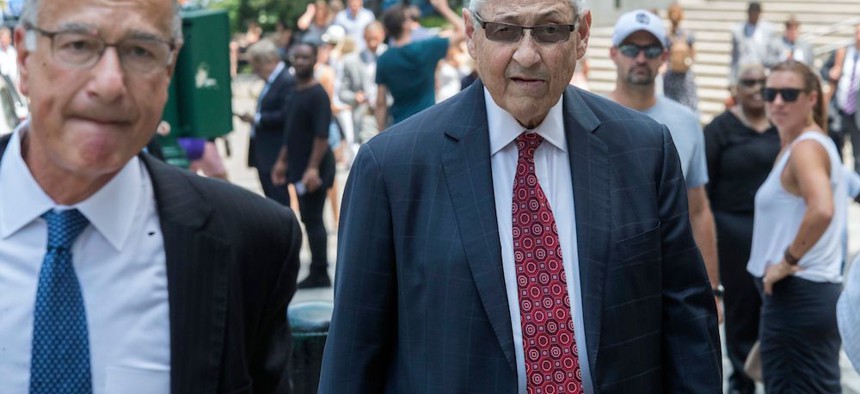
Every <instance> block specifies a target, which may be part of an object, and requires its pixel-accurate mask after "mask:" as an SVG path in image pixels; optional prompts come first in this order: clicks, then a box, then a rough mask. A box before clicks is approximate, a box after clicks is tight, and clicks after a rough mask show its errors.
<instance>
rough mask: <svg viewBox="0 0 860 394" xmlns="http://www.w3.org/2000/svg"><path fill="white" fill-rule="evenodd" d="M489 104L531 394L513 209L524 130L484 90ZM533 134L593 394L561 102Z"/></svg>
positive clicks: (515, 319)
mask: <svg viewBox="0 0 860 394" xmlns="http://www.w3.org/2000/svg"><path fill="white" fill-rule="evenodd" d="M484 101H485V103H486V107H487V120H488V124H489V130H490V155H491V158H490V164H491V166H492V170H493V193H494V196H495V202H496V218H497V220H498V226H499V241H501V246H502V270H503V272H504V276H505V290H506V292H507V295H508V306H509V311H510V314H511V328H513V333H514V351H515V353H516V361H517V384H518V387H519V393H520V394H525V393H526V364H525V357H524V355H523V334H522V325H520V304H519V297H518V295H517V276H516V270H515V268H514V241H513V218H512V215H513V213H512V208H511V206H512V204H513V193H514V176H515V174H516V167H517V159H518V155H519V152H518V150H517V144H516V142H515V141H514V140H516V138H517V136H519V135H520V134H521V133H522V132H523V131H524V130H525V129H524V128H523V127H522V126H521V125H520V124H519V122H517V120H516V119H514V117H513V116H511V114H509V113H508V112H506V111H505V110H503V109H502V108H500V107H499V106H498V105H496V103H495V102H494V101H493V99H492V97H491V96H490V92H489V91H487V89H486V88H484ZM529 131H530V132H536V133H538V134H540V135H541V137H543V138H544V141H543V143H541V145H540V146H539V147H538V149H537V151H535V158H534V161H535V172H536V173H537V177H538V182H540V186H541V188H542V189H543V191H544V194H546V196H547V199H548V200H549V206H550V208H551V209H552V213H553V217H555V222H556V226H557V227H558V238H559V243H560V244H561V250H562V256H563V262H562V263H563V265H564V275H565V278H566V279H567V292H568V294H569V295H570V301H571V302H570V308H571V316H572V317H573V326H574V335H575V336H576V346H577V349H578V351H579V366H580V368H581V370H582V371H581V372H582V387H583V389H584V392H585V393H593V392H594V390H593V389H592V384H591V371H590V368H589V365H588V357H587V351H586V347H585V324H584V322H583V316H582V293H581V291H580V290H581V286H580V285H579V284H580V279H579V257H578V255H577V248H576V225H575V224H576V220H575V218H574V209H573V178H571V172H570V158H569V156H568V152H567V138H566V136H565V133H564V114H563V111H562V100H561V99H559V101H558V103H556V104H555V106H553V107H552V109H550V111H549V114H548V115H547V117H546V119H544V121H543V123H541V125H540V126H538V127H537V128H536V129H534V130H529Z"/></svg>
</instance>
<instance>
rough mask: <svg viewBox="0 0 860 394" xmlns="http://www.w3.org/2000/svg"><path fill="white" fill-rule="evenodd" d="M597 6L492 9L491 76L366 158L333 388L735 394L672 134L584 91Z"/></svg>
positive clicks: (479, 56)
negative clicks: (578, 83) (582, 69)
mask: <svg viewBox="0 0 860 394" xmlns="http://www.w3.org/2000/svg"><path fill="white" fill-rule="evenodd" d="M583 7H584V4H583V2H581V1H576V0H574V1H566V0H536V1H530V2H521V1H511V0H483V1H482V0H475V1H473V2H472V3H471V4H470V7H469V10H468V11H464V13H463V16H464V19H465V22H466V33H467V37H468V49H469V53H470V54H471V55H472V57H473V58H475V60H476V65H477V70H478V74H479V76H480V79H481V81H482V82H480V83H475V84H473V85H472V86H471V87H470V88H468V89H467V90H465V91H464V92H462V93H460V94H459V95H457V96H454V97H453V98H451V99H449V100H447V101H445V102H444V103H441V104H439V105H437V106H435V107H432V108H430V109H428V110H426V111H423V112H422V113H419V114H417V115H415V116H413V117H411V118H409V119H407V120H405V121H403V122H402V123H399V124H398V125H396V126H395V127H392V128H391V129H390V130H388V131H386V132H383V133H381V134H380V135H379V136H377V137H376V138H374V139H373V140H371V141H370V142H369V143H368V144H366V145H364V147H362V149H361V151H360V152H359V154H358V157H357V158H356V161H355V164H354V166H353V168H352V171H351V174H350V178H349V180H348V181H347V186H346V190H345V195H344V200H343V212H342V215H341V227H340V234H339V245H338V263H337V274H336V283H335V308H334V317H333V319H332V322H331V329H330V332H329V337H328V340H327V342H326V350H325V356H324V359H323V371H322V377H321V386H320V392H321V393H325V394H328V393H382V392H386V393H465V392H469V393H527V392H528V393H532V392H539V391H538V390H542V392H544V393H552V392H556V393H626V392H637V393H719V392H720V391H721V386H722V379H721V376H720V375H721V374H720V354H719V346H720V344H719V336H718V333H717V315H716V310H715V306H714V298H713V292H712V290H711V287H710V284H709V283H708V278H707V274H706V272H705V267H704V264H703V262H702V258H701V256H700V254H699V251H698V249H696V244H695V240H694V238H693V236H692V233H691V229H690V221H689V218H688V214H687V202H686V201H687V197H686V190H685V189H686V188H685V184H684V180H683V175H682V173H681V166H680V164H679V159H678V154H677V152H676V150H675V147H674V145H673V143H672V139H671V136H670V134H669V131H668V130H667V129H666V127H664V126H661V125H659V124H657V123H656V122H654V121H653V120H651V119H649V118H648V117H646V116H644V115H642V114H639V113H637V112H634V111H631V110H628V109H625V108H623V107H621V106H619V105H617V104H614V103H612V102H610V101H609V100H606V99H604V98H601V97H598V96H595V95H592V94H589V93H587V92H584V91H582V90H579V89H577V88H573V87H568V86H567V85H568V82H569V81H570V78H571V76H572V74H573V71H574V68H575V64H576V60H577V59H579V58H581V57H582V56H583V55H584V53H585V49H586V47H587V43H588V38H589V30H590V25H591V14H590V12H589V11H588V10H586V9H584V8H583Z"/></svg>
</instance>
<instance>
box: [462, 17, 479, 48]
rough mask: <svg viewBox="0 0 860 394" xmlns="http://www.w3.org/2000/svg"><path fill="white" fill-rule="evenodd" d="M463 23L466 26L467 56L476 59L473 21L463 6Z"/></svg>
mask: <svg viewBox="0 0 860 394" xmlns="http://www.w3.org/2000/svg"><path fill="white" fill-rule="evenodd" d="M463 24H464V27H465V28H466V49H468V50H469V56H472V59H478V49H477V48H476V47H475V23H474V22H473V21H472V13H471V12H469V9H468V8H463Z"/></svg>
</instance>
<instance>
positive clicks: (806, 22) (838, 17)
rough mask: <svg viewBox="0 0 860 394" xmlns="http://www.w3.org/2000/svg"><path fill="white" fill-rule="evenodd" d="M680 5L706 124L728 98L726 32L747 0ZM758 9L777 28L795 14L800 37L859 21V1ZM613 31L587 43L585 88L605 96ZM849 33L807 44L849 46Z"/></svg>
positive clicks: (810, 1) (790, 0) (811, 1)
mask: <svg viewBox="0 0 860 394" xmlns="http://www.w3.org/2000/svg"><path fill="white" fill-rule="evenodd" d="M681 5H682V6H684V22H683V23H682V26H683V27H685V28H686V29H689V30H692V31H693V32H694V34H695V36H696V44H695V48H696V63H695V65H694V66H693V71H694V73H695V74H696V85H697V88H698V94H699V112H700V114H701V120H702V122H704V123H706V122H709V121H710V120H711V119H712V118H713V116H715V115H716V114H718V113H720V112H722V111H723V110H724V109H725V106H724V102H725V100H726V98H727V97H728V96H729V93H728V83H729V81H728V74H729V62H730V61H731V33H730V29H731V28H732V27H733V26H735V25H737V24H738V23H740V22H741V21H743V20H745V19H746V9H747V0H686V1H685V0H681ZM762 8H763V9H764V12H763V13H762V19H763V20H767V21H769V22H771V23H773V24H775V25H777V27H778V28H779V29H782V27H783V22H784V21H785V20H787V19H788V17H789V15H792V14H793V15H795V17H796V18H797V19H798V20H800V22H801V33H802V34H803V33H806V34H808V33H810V32H815V31H821V30H822V29H827V28H829V27H831V26H833V25H834V24H837V23H840V22H843V23H844V22H845V21H850V20H852V18H857V17H858V16H860V1H858V0H764V1H762ZM661 16H662V17H663V18H664V19H666V15H665V10H661ZM858 22H860V20H858ZM667 23H668V20H667ZM612 27H613V26H595V27H594V28H593V29H592V32H591V38H590V40H589V49H588V60H589V65H590V74H589V86H590V88H591V89H592V90H593V91H595V92H596V93H599V94H606V93H608V92H609V91H611V90H612V89H614V87H615V64H614V63H613V62H612V60H611V59H610V58H609V48H610V47H611V45H612V44H611V37H612ZM853 34H854V28H853V25H847V26H844V27H842V28H841V29H840V30H838V31H836V32H833V33H831V34H828V35H825V36H820V37H814V38H812V39H810V40H809V41H810V42H811V43H812V44H813V45H814V46H815V47H816V48H823V49H828V47H830V46H833V45H845V44H848V43H850V42H851V41H852V40H853ZM826 56H827V53H823V54H820V55H819V57H818V60H817V62H818V63H819V64H820V63H821V61H822V59H823V58H824V57H826Z"/></svg>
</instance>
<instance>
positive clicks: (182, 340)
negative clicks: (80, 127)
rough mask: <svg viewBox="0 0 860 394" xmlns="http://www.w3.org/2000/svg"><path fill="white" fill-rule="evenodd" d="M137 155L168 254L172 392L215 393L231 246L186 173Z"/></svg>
mask: <svg viewBox="0 0 860 394" xmlns="http://www.w3.org/2000/svg"><path fill="white" fill-rule="evenodd" d="M140 157H141V158H142V159H143V161H144V163H145V164H146V167H147V169H148V171H149V174H150V176H151V178H152V183H153V187H154V192H155V200H156V206H157V207H158V214H159V219H160V221H161V230H162V232H163V236H164V250H165V255H166V257H167V287H168V298H169V303H170V354H171V372H170V374H171V375H170V376H171V392H174V393H190V392H198V393H214V392H215V390H216V387H217V384H218V378H219V372H220V368H221V359H222V352H223V348H224V339H225V325H226V317H227V296H228V286H229V261H230V260H229V259H230V256H231V249H230V245H229V244H228V243H227V242H226V241H225V240H223V239H220V238H219V237H218V236H217V235H216V234H213V233H212V231H211V228H212V227H213V226H214V225H213V224H212V223H211V221H212V220H210V219H212V218H211V217H210V215H211V213H212V210H213V209H212V207H211V206H210V205H209V204H207V200H206V199H205V198H204V197H203V196H202V195H201V194H200V191H199V190H198V189H196V188H195V187H194V185H192V184H191V183H190V181H189V180H188V179H187V175H185V174H183V173H182V172H180V171H176V170H175V169H172V168H168V167H167V166H166V165H165V164H163V163H160V162H157V161H156V160H154V159H152V158H151V157H149V156H147V155H140Z"/></svg>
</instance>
